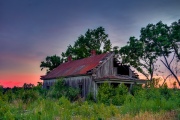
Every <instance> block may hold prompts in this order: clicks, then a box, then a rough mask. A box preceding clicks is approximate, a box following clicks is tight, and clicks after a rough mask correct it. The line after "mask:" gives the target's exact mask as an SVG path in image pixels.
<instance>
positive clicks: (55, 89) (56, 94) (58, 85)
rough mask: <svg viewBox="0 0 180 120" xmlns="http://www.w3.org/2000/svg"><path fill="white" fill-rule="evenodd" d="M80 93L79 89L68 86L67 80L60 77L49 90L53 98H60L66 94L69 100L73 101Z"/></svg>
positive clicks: (49, 94)
mask: <svg viewBox="0 0 180 120" xmlns="http://www.w3.org/2000/svg"><path fill="white" fill-rule="evenodd" d="M78 94H79V89H75V88H72V87H70V86H67V85H66V83H65V80H63V79H59V80H58V81H57V82H55V84H54V85H53V86H52V87H51V89H50V90H49V91H48V96H49V97H52V98H57V99H58V98H60V97H62V96H65V97H66V98H68V99H69V100H71V101H73V100H75V99H76V98H77V95H78Z"/></svg>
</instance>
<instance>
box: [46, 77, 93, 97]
mask: <svg viewBox="0 0 180 120" xmlns="http://www.w3.org/2000/svg"><path fill="white" fill-rule="evenodd" d="M64 80H65V81H66V84H67V85H69V86H71V87H74V88H79V87H80V85H82V91H81V93H82V96H81V97H86V96H87V95H88V94H89V93H90V92H92V94H95V93H94V92H95V91H94V88H95V82H94V81H93V80H92V77H91V76H76V77H67V78H64ZM56 81H57V80H56V79H50V80H44V83H43V87H44V88H48V86H49V87H50V86H52V85H53V84H54V83H55V82H56Z"/></svg>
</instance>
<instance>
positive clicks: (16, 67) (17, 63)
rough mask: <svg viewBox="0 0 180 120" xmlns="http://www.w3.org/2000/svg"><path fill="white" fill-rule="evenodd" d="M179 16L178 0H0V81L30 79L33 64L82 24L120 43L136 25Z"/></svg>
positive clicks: (34, 74) (35, 69)
mask: <svg viewBox="0 0 180 120" xmlns="http://www.w3.org/2000/svg"><path fill="white" fill-rule="evenodd" d="M178 19H180V0H158V1H157V0H151V1H150V0H111V1H110V0H109V1H105V0H86V2H85V0H0V84H2V85H4V86H13V85H22V84H23V83H24V82H27V83H30V82H31V83H36V82H37V81H39V76H40V75H43V74H45V71H40V68H39V65H40V62H41V61H42V60H44V59H45V57H46V56H48V55H54V54H57V55H61V53H62V52H63V51H65V50H66V48H67V46H68V45H69V44H73V43H74V41H75V40H77V38H78V36H79V35H80V34H84V33H85V32H86V31H87V29H88V28H90V29H94V28H97V27H99V26H103V27H104V28H105V30H106V33H108V34H109V38H110V40H111V42H112V44H113V46H115V45H116V46H119V47H122V46H123V45H125V44H126V42H127V41H128V39H129V37H130V36H136V37H138V36H139V34H140V29H141V27H145V26H146V25H147V24H148V23H154V24H155V23H157V22H159V21H160V20H161V21H163V22H164V23H167V24H170V23H172V22H174V21H177V20H178Z"/></svg>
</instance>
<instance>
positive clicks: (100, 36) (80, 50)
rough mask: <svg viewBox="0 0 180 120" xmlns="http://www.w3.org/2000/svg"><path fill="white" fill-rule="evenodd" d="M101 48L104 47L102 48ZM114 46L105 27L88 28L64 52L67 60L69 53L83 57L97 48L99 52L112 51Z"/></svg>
mask: <svg viewBox="0 0 180 120" xmlns="http://www.w3.org/2000/svg"><path fill="white" fill-rule="evenodd" d="M101 48H103V49H102V50H101ZM111 48H112V45H111V41H110V40H109V39H108V34H106V33H105V29H104V28H103V27H98V28H97V29H94V30H91V29H88V30H87V32H86V33H85V35H80V36H79V37H78V39H77V40H76V41H75V43H74V45H73V46H72V45H69V46H68V48H67V50H66V52H63V53H62V57H63V59H64V60H65V59H66V58H67V57H68V56H69V55H72V58H73V59H81V58H85V57H88V56H90V55H91V54H90V51H91V50H96V53H97V54H101V53H103V52H107V51H110V50H111Z"/></svg>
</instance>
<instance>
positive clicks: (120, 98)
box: [97, 83, 128, 105]
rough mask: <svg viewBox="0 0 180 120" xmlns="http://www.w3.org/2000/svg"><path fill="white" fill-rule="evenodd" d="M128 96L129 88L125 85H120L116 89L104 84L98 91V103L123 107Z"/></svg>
mask: <svg viewBox="0 0 180 120" xmlns="http://www.w3.org/2000/svg"><path fill="white" fill-rule="evenodd" d="M127 94H128V88H127V87H126V86H125V85H124V84H120V85H119V86H118V87H117V88H114V87H113V86H112V85H110V84H109V83H104V84H102V85H101V86H100V88H99V89H98V96H97V98H98V102H102V103H104V104H107V105H109V104H114V105H122V104H123V103H124V101H125V98H126V95H127Z"/></svg>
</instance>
